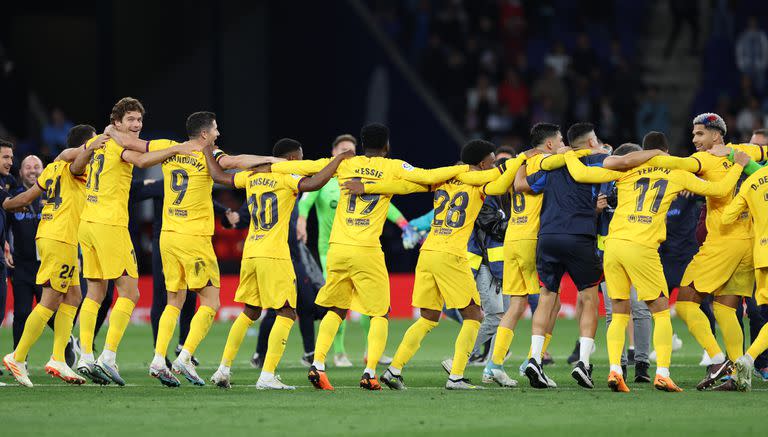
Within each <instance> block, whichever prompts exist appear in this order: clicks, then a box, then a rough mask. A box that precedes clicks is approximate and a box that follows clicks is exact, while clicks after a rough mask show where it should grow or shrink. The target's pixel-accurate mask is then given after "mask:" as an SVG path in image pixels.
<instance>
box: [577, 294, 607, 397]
mask: <svg viewBox="0 0 768 437" xmlns="http://www.w3.org/2000/svg"><path fill="white" fill-rule="evenodd" d="M597 288H598V286H597V285H594V286H592V287H589V288H585V289H583V290H580V291H579V296H578V299H579V300H581V303H582V306H583V310H582V313H581V318H580V319H579V361H577V362H576V364H575V365H574V367H573V370H572V371H571V376H572V377H573V378H574V379H575V380H576V382H577V383H578V384H579V385H580V386H582V387H584V388H594V382H593V381H592V364H590V362H589V357H590V355H592V349H593V347H594V346H595V332H597V319H598V315H597V314H598V306H599V305H600V299H599V297H598V295H597Z"/></svg>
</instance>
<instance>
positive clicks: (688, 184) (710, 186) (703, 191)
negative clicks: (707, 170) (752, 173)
mask: <svg viewBox="0 0 768 437" xmlns="http://www.w3.org/2000/svg"><path fill="white" fill-rule="evenodd" d="M742 170H743V167H742V166H740V165H738V164H734V165H733V166H732V167H731V168H730V169H729V170H728V173H726V175H725V177H724V178H723V179H720V180H719V181H717V182H708V181H705V180H703V179H699V178H697V177H696V176H695V175H694V174H693V173H689V172H685V171H673V172H671V173H670V174H669V179H670V180H671V181H674V182H675V183H677V184H679V185H682V186H683V187H684V188H685V189H686V190H688V191H691V192H693V193H696V194H700V195H702V196H715V197H723V196H725V195H727V194H728V193H731V192H733V188H734V187H735V186H736V183H737V182H738V181H739V177H740V176H741V172H742Z"/></svg>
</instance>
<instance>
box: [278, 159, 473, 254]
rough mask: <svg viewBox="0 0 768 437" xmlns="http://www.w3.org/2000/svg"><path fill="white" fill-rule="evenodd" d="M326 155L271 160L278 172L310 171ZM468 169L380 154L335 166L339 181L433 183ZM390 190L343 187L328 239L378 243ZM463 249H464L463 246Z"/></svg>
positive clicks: (321, 163)
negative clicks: (420, 165)
mask: <svg viewBox="0 0 768 437" xmlns="http://www.w3.org/2000/svg"><path fill="white" fill-rule="evenodd" d="M328 162H330V160H329V159H319V160H317V161H283V162H278V163H275V164H272V171H274V172H278V173H295V174H313V173H317V172H318V171H320V170H321V169H322V168H323V167H325V166H326V165H327V164H328ZM468 169H469V166H467V165H456V166H450V167H441V168H436V169H431V170H426V169H421V168H417V167H413V166H411V165H410V164H408V163H407V162H405V161H401V160H399V159H390V158H384V157H380V156H374V157H369V156H355V157H352V158H348V159H345V160H344V161H342V162H341V164H339V168H338V169H337V170H336V177H337V178H338V180H339V185H342V184H344V182H346V181H348V180H350V179H360V180H362V181H363V182H367V181H392V180H397V179H403V180H406V181H408V182H413V183H418V184H425V185H432V184H437V183H441V182H444V181H446V180H448V179H450V178H452V177H454V176H456V175H458V174H460V173H463V172H466V171H467V170H468ZM391 199H392V195H391V194H361V195H355V194H350V193H349V192H345V191H342V193H341V197H340V198H339V204H338V206H337V208H336V215H335V216H334V220H333V227H332V228H331V238H330V242H331V243H340V244H347V245H352V246H370V247H380V246H381V242H380V240H379V238H380V237H381V231H382V228H383V226H384V222H385V221H386V219H387V210H388V209H389V202H390V200H391ZM465 251H466V249H465Z"/></svg>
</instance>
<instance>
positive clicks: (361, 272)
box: [315, 243, 389, 317]
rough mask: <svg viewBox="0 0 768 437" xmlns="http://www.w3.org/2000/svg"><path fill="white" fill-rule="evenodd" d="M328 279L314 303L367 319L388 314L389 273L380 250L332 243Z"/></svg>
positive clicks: (329, 252) (329, 254) (329, 253)
mask: <svg viewBox="0 0 768 437" xmlns="http://www.w3.org/2000/svg"><path fill="white" fill-rule="evenodd" d="M327 269H328V278H327V279H326V281H325V285H324V286H323V288H321V289H320V291H319V292H318V293H317V298H316V299H315V303H316V304H318V305H320V306H323V307H326V308H329V307H336V308H342V309H351V310H353V311H357V312H358V313H361V314H365V315H366V316H371V317H377V316H385V315H387V313H388V312H389V274H388V273H387V266H386V264H385V263H384V252H382V251H381V248H380V247H364V246H350V245H346V244H339V243H331V247H330V249H328V264H327Z"/></svg>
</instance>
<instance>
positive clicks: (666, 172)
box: [566, 154, 743, 248]
mask: <svg viewBox="0 0 768 437" xmlns="http://www.w3.org/2000/svg"><path fill="white" fill-rule="evenodd" d="M710 156H711V155H710ZM566 162H567V163H568V171H569V172H570V173H571V175H572V176H573V178H574V179H575V180H576V181H578V182H590V183H603V182H609V181H611V180H615V181H616V189H617V191H618V205H617V206H616V210H615V211H614V213H613V218H612V219H611V224H610V226H609V227H608V237H607V238H606V239H607V240H610V239H622V240H628V241H633V242H635V243H638V244H643V245H645V246H649V247H652V248H658V246H659V245H660V244H661V243H662V242H663V241H664V240H665V239H666V238H667V211H668V210H669V206H670V204H671V203H672V201H673V200H674V199H675V197H677V194H678V193H679V192H680V191H683V190H688V191H691V192H694V193H696V194H701V195H704V196H712V197H721V196H723V195H724V194H726V193H731V192H733V189H734V187H735V185H736V182H737V181H738V179H739V177H740V176H741V171H742V170H743V168H742V167H741V166H740V165H732V166H730V169H729V170H728V171H727V172H726V174H725V175H724V176H723V177H722V178H720V179H719V180H718V181H717V182H707V181H705V180H702V179H699V178H697V177H696V176H694V175H693V174H692V173H689V172H686V171H682V170H671V169H668V168H663V167H656V166H652V165H647V164H644V165H641V166H639V167H636V168H634V169H632V170H630V171H627V172H623V173H622V172H617V171H612V170H606V169H603V168H600V167H587V166H585V165H584V164H583V163H582V162H581V161H579V160H578V159H577V158H576V157H575V155H573V154H567V155H566ZM590 176H593V177H594V178H590Z"/></svg>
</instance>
